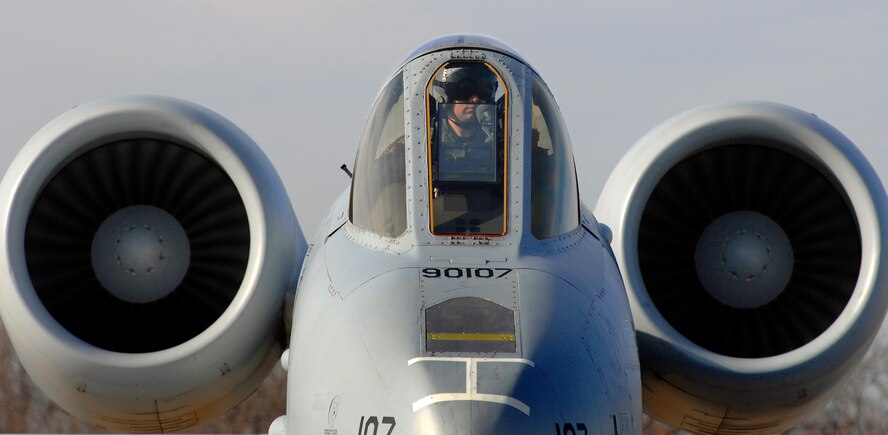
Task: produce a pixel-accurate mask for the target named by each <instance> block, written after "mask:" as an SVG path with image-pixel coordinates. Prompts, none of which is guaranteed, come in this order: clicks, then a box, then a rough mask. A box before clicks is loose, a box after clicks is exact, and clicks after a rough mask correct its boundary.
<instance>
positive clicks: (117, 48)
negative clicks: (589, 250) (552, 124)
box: [0, 0, 888, 237]
mask: <svg viewBox="0 0 888 435" xmlns="http://www.w3.org/2000/svg"><path fill="white" fill-rule="evenodd" d="M463 32H471V33H482V34H487V35H491V36H494V37H496V38H499V39H501V40H503V41H505V42H506V43H508V44H509V45H510V46H512V47H513V48H515V49H516V50H517V51H518V52H519V53H521V54H522V56H523V58H524V59H526V60H528V61H529V62H530V63H531V64H532V65H533V66H534V68H535V69H536V70H537V71H538V72H539V73H540V74H541V76H542V78H543V79H544V80H545V81H546V82H547V83H548V85H549V87H550V89H551V90H552V92H553V93H554V95H555V98H556V100H557V101H558V103H559V106H560V107H561V109H562V113H563V115H564V118H565V121H566V124H567V127H568V129H569V131H570V135H571V138H572V141H573V148H574V152H575V154H576V156H575V157H576V158H575V160H576V163H577V168H578V172H579V182H580V191H581V196H582V198H583V200H584V202H585V203H586V204H587V205H588V206H589V207H590V208H591V207H593V206H594V204H595V201H596V199H597V197H598V194H599V192H600V190H601V188H602V187H603V186H604V183H605V181H606V179H607V177H608V174H609V173H610V172H611V170H612V168H613V167H614V166H615V165H616V163H617V161H618V160H619V159H620V157H621V156H622V155H623V154H624V153H625V152H626V151H627V150H628V149H629V147H630V146H631V145H632V144H633V143H634V142H635V141H636V140H637V139H639V138H640V137H641V136H643V135H644V134H645V133H646V132H647V131H649V130H650V129H652V128H654V127H655V126H656V125H657V124H659V123H661V122H663V121H665V120H667V119H668V118H670V117H672V116H674V115H676V114H678V113H681V112H683V111H685V110H689V109H691V108H693V107H696V106H699V105H702V104H708V103H714V102H723V101H730V100H749V99H757V100H768V101H776V102H781V103H784V104H789V105H792V106H795V107H798V108H800V109H803V110H806V111H810V112H813V113H816V114H817V115H818V116H819V117H820V118H821V119H824V120H826V121H827V122H829V123H831V124H832V125H833V126H835V127H836V128H838V129H839V130H841V131H842V132H843V133H845V135H847V136H848V137H849V138H850V139H851V140H852V141H853V142H854V143H856V144H857V146H858V147H859V148H861V150H862V151H863V153H864V154H865V155H866V156H867V157H868V159H869V160H870V162H871V163H872V165H873V167H874V168H875V169H876V171H877V173H878V174H879V175H880V177H881V178H882V180H888V147H886V146H885V142H886V138H888V103H886V102H888V84H886V80H888V2H884V1H877V0H860V1H856V2H836V1H821V0H786V1H773V0H768V1H763V0H750V1H743V2H718V1H711V0H699V1H690V0H670V1H662V0H650V1H631V2H630V1H597V0H577V1H573V0H551V1H546V2H542V1H536V2H531V1H528V0H510V1H477V0H476V1H468V0H447V1H442V0H437V1H428V0H374V1H358V0H324V1H317V0H315V1H278V0H267V1H263V0H257V1H249V2H246V1H233V0H214V1H182V0H175V1H170V0H152V1H141V0H134V1H99V0H81V1H77V2H74V1H47V0H0V170H5V168H6V167H7V166H8V165H9V163H10V162H11V161H12V159H13V158H14V157H15V155H16V153H17V152H18V151H19V149H20V148H21V147H22V146H23V145H24V144H25V143H26V142H27V140H28V139H29V138H30V137H31V135H33V134H34V133H35V132H36V131H37V130H38V129H39V128H40V127H41V126H43V125H44V124H46V123H47V122H49V121H50V120H51V119H53V118H54V117H56V116H58V115H60V114H61V113H63V112H65V111H66V110H68V109H70V108H71V107H74V106H76V105H78V104H82V103H85V102H87V101H90V100H93V99H96V98H102V97H108V96H115V95H127V94H158V95H166V96H173V97H178V98H182V99H186V100H190V101H193V102H195V103H198V104H201V105H203V106H206V107H208V108H210V109H212V110H214V111H216V112H218V113H220V114H222V115H223V116H225V117H227V118H228V119H230V120H231V121H232V122H234V123H235V124H236V125H238V126H239V127H240V128H242V129H243V130H244V131H245V132H246V133H247V134H249V135H250V136H251V137H252V138H253V139H254V140H255V141H256V142H257V143H258V144H259V145H260V147H261V148H262V149H263V150H264V151H265V153H266V154H267V155H268V156H269V158H270V160H271V161H272V162H273V164H274V165H275V167H276V169H277V171H278V172H279V174H280V176H281V178H282V180H283V182H284V185H285V186H286V188H287V191H288V193H289V195H290V200H291V202H292V204H293V207H294V210H295V212H296V215H297V217H298V219H299V221H300V222H301V226H302V229H303V231H304V233H305V234H306V237H311V236H312V235H313V234H314V232H315V231H316V229H317V226H318V224H319V223H320V221H321V219H322V218H323V215H324V213H325V211H326V210H327V208H328V207H329V206H330V205H331V204H332V202H333V201H334V200H335V199H336V197H338V196H339V194H340V193H341V192H342V191H343V190H344V189H346V188H348V185H349V179H348V177H347V176H346V175H345V174H344V173H343V172H342V171H340V169H339V166H340V165H341V164H342V163H347V164H348V165H349V166H350V167H351V166H352V164H353V162H354V157H355V151H356V146H357V143H358V140H359V138H360V135H361V131H362V129H363V125H364V122H365V120H366V117H367V114H368V113H367V112H368V110H369V108H370V106H371V104H372V103H373V99H374V97H375V96H376V93H377V92H378V91H379V89H380V88H381V87H382V86H383V85H384V84H385V82H386V81H387V79H388V78H389V77H390V75H391V74H392V73H394V72H395V70H396V68H397V67H398V66H399V65H400V62H401V61H402V60H403V58H404V57H405V56H406V55H407V54H409V53H410V52H411V51H413V50H414V49H415V48H416V47H418V46H420V45H421V44H423V43H424V42H426V41H428V40H430V39H432V38H434V37H437V36H440V35H444V34H451V33H463Z"/></svg>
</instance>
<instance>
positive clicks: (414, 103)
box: [0, 35, 888, 435]
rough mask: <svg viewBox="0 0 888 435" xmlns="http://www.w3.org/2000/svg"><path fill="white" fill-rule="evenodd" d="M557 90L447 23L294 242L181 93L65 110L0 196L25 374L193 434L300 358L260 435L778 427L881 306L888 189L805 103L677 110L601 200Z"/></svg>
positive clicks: (94, 409) (292, 226) (12, 318)
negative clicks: (346, 181)
mask: <svg viewBox="0 0 888 435" xmlns="http://www.w3.org/2000/svg"><path fill="white" fill-rule="evenodd" d="M577 163H579V168H580V169H582V168H583V162H574V160H573V155H572V152H571V143H570V139H569V137H568V133H567V129H566V127H565V125H564V122H563V120H562V118H561V114H560V111H559V108H558V106H557V104H556V103H555V100H554V98H553V96H552V95H551V93H550V91H549V89H548V87H547V86H546V83H545V82H544V81H543V79H542V78H541V77H540V76H539V74H537V72H536V71H535V70H534V69H533V67H532V66H530V65H529V64H528V63H527V62H526V61H524V59H523V58H522V57H521V56H520V55H519V54H518V53H517V52H516V51H515V50H513V49H512V48H510V47H509V46H507V45H506V44H504V43H503V42H501V41H498V40H496V39H493V38H490V37H486V36H480V35H451V36H445V37H441V38H438V39H435V40H432V41H430V42H428V43H427V44H425V45H423V46H421V47H420V48H419V49H417V50H416V51H415V52H413V53H411V54H410V55H409V56H408V57H407V58H406V59H405V61H404V62H403V64H402V65H401V67H400V68H398V69H397V71H396V72H395V73H394V74H393V75H392V76H391V77H390V78H389V80H388V82H387V83H386V84H385V86H384V87H383V88H382V91H381V92H380V94H379V96H378V97H377V100H376V102H375V104H374V105H373V107H372V109H371V111H370V116H369V119H368V121H367V124H366V128H365V130H364V133H363V137H362V138H361V141H360V146H359V149H358V153H357V158H356V161H355V164H354V166H353V168H352V170H353V173H352V172H351V171H348V170H347V172H349V174H350V175H352V184H351V188H350V190H348V191H346V192H344V193H343V194H342V195H341V196H340V197H339V198H338V199H337V200H336V201H335V203H334V205H333V207H332V209H331V210H330V212H329V213H328V214H327V216H326V218H325V220H324V221H323V223H322V224H321V226H320V228H319V229H318V230H317V232H316V233H315V235H314V237H312V238H311V239H310V242H309V243H306V241H305V238H304V236H303V234H302V230H301V229H300V227H299V225H298V222H297V220H296V218H295V216H294V214H293V211H292V207H291V205H290V202H289V199H288V197H287V194H286V193H285V190H284V188H283V186H282V183H281V181H280V179H279V178H278V176H277V174H276V173H275V171H274V169H273V166H272V164H271V163H270V162H269V160H268V159H267V158H266V157H265V156H264V154H262V152H261V151H260V150H259V148H258V146H257V145H256V144H255V143H254V142H253V141H252V140H251V139H250V138H248V137H247V136H246V135H245V134H244V133H243V132H242V131H241V130H239V129H238V128H237V127H235V126H234V125H233V124H231V123H230V122H229V121H227V120H226V119H224V118H222V117H221V116H220V115H217V114H215V113H213V112H211V111H210V110H208V109H205V108H203V107H200V106H197V105H194V104H191V103H188V102H185V101H181V100H176V99H170V98H161V97H148V96H138V97H120V98H112V99H106V100H100V101H96V102H92V103H88V104H84V105H82V106H79V107H76V108H74V109H73V110H71V111H69V112H67V113H65V114H63V115H62V116H60V117H59V118H57V119H55V120H54V121H52V122H50V123H49V124H48V125H46V126H45V127H44V128H43V129H41V130H40V131H39V132H38V133H37V134H36V135H35V136H34V137H33V138H32V139H31V140H30V141H29V142H28V143H27V144H26V145H25V146H24V148H23V149H22V150H21V152H20V153H19V155H18V157H17V158H16V159H15V161H14V162H13V163H12V165H11V166H10V168H9V170H8V172H7V173H6V175H5V177H4V178H3V181H2V184H0V200H2V204H0V207H2V210H3V212H2V215H0V236H2V237H0V239H2V243H3V249H2V250H0V252H2V254H0V255H2V262H0V263H2V274H0V276H2V281H3V286H2V291H0V312H2V318H3V321H4V323H5V325H6V328H7V329H8V332H9V335H10V338H11V340H12V343H13V345H14V347H15V350H16V353H17V355H18V357H19V359H20V360H21V362H22V364H23V366H24V367H26V369H27V371H28V373H29V374H30V376H31V377H32V379H33V380H34V381H35V382H36V383H37V384H38V385H39V386H40V387H41V388H42V389H43V390H44V391H45V392H46V393H47V394H48V395H49V396H50V397H51V398H52V399H53V400H54V401H55V402H56V403H58V404H59V405H60V406H61V407H63V408H64V409H65V410H67V411H68V412H69V413H71V414H73V415H74V416H77V417H79V418H81V419H84V420H86V421H89V422H91V423H93V424H95V425H97V426H99V427H101V428H105V429H108V430H113V431H131V432H168V431H175V430H181V429H185V428H187V427H190V426H192V425H195V424H198V423H200V422H203V421H205V420H207V419H210V418H212V417H213V416H214V415H216V414H218V413H220V412H222V411H225V410H227V409H229V408H231V407H233V406H234V405H236V404H237V403H239V402H240V401H241V400H243V399H244V398H245V397H247V396H248V395H249V394H251V392H252V391H253V390H254V389H255V388H256V387H257V386H258V384H259V383H260V382H261V381H262V379H263V378H264V377H265V376H266V374H267V373H268V372H269V370H270V368H271V367H272V366H273V364H275V363H277V362H278V361H280V363H281V364H282V365H283V366H284V367H285V368H286V370H287V385H286V386H284V385H281V386H280V388H286V390H287V406H286V415H285V416H282V417H280V418H278V419H277V420H275V421H274V422H269V423H270V427H269V432H270V433H274V434H284V433H287V434H298V435H305V434H317V435H336V434H340V435H341V434H355V433H357V434H358V435H378V434H385V435H394V434H504V433H529V434H554V435H578V434H583V435H590V434H610V433H613V434H633V433H639V432H640V431H641V423H642V412H647V413H648V414H650V415H652V416H654V417H656V418H658V419H661V420H663V421H664V422H666V423H668V424H670V425H672V426H674V427H676V428H681V429H685V430H688V431H691V432H697V433H754V432H775V431H779V430H781V429H784V428H787V427H790V426H792V425H793V424H796V423H798V422H799V421H800V420H801V419H802V418H803V417H804V416H805V415H806V414H808V413H810V412H813V411H815V410H817V409H818V407H820V406H821V405H823V404H824V403H825V401H826V400H828V398H829V397H830V393H831V392H833V391H834V390H836V389H837V388H838V387H840V386H841V385H842V383H843V382H844V381H845V380H847V379H848V377H849V376H850V375H851V374H852V373H853V371H854V369H855V367H856V366H857V365H858V363H859V362H860V361H861V358H862V356H863V355H864V352H865V351H866V350H867V349H868V347H869V346H870V344H871V342H872V340H873V338H874V335H875V334H876V332H877V330H878V329H879V325H880V324H881V322H882V319H883V318H884V316H885V311H886V304H888V288H886V278H885V272H886V263H885V262H886V257H885V256H884V255H882V253H883V249H884V248H883V246H885V244H886V242H888V239H886V237H888V236H886V230H885V225H886V223H888V201H886V195H885V190H884V188H883V187H882V184H881V182H880V180H879V179H878V176H877V175H876V173H875V172H874V170H873V169H872V167H871V166H870V165H869V163H868V162H867V161H866V159H865V158H864V156H863V155H862V154H861V153H860V152H859V151H858V150H857V149H856V148H855V146H854V145H853V144H852V143H851V142H850V141H849V140H848V139H847V138H846V137H845V136H843V135H842V134H841V133H839V132H838V131H837V130H836V129H834V128H833V127H831V126H830V125H828V124H826V123H825V122H824V121H821V120H820V119H818V118H817V117H816V116H814V115H812V114H810V113H806V112H803V111H800V110H797V109H793V108H790V107H787V106H783V105H778V104H774V103H765V102H740V103H730V104H719V105H712V106H706V107H702V108H698V109H694V110H691V111H689V112H686V113H683V114H680V115H678V116H676V117H675V118H673V119H671V120H669V121H666V122H665V123H664V124H662V125H660V126H659V127H657V128H655V129H654V130H652V131H651V132H650V133H649V134H647V135H646V136H644V137H643V138H642V139H641V140H640V141H639V142H638V143H637V144H636V145H635V146H634V147H633V148H632V149H631V150H630V151H629V152H628V154H627V155H626V157H625V158H624V159H623V160H622V161H621V162H620V163H619V164H618V165H617V166H616V167H615V168H614V170H613V173H612V175H611V176H610V178H609V180H608V182H607V184H606V186H605V188H604V191H603V192H602V193H601V195H600V199H599V201H598V203H597V205H596V206H595V213H594V214H593V213H592V212H591V211H590V210H589V209H588V208H587V207H586V206H584V205H583V204H582V203H581V202H580V200H579V194H578V189H579V187H578V185H577V184H578V183H577V177H576V170H577Z"/></svg>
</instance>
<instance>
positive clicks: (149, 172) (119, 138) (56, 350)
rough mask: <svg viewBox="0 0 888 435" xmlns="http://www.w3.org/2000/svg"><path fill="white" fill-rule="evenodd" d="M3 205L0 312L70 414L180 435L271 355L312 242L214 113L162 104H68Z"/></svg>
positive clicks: (265, 170)
mask: <svg viewBox="0 0 888 435" xmlns="http://www.w3.org/2000/svg"><path fill="white" fill-rule="evenodd" d="M0 201H2V210H3V213H2V216H0V231H2V238H0V240H2V241H3V243H4V245H3V250H2V254H0V255H2V261H3V263H2V264H4V265H7V267H6V268H4V269H3V270H2V275H0V279H2V281H3V286H2V289H0V312H2V315H3V320H4V323H5V324H6V327H7V330H8V332H9V335H10V339H11V341H12V343H13V345H14V347H15V349H16V353H17V354H18V356H19V359H20V360H21V361H22V364H23V365H24V367H25V368H26V370H27V371H28V373H29V374H30V375H31V377H32V378H33V379H34V381H35V382H36V383H37V384H38V385H39V386H40V387H41V388H42V389H43V390H44V391H45V392H46V393H47V395H49V396H50V397H51V398H52V399H53V400H54V401H56V402H57V403H58V404H59V405H60V406H62V407H63V408H64V409H65V410H67V411H68V412H70V413H71V414H73V415H75V416H77V417H79V418H81V419H84V420H87V421H90V422H92V423H94V424H97V425H99V426H101V427H104V428H107V429H110V430H117V431H135V432H165V431H170V430H179V429H184V428H186V427H188V426H191V425H194V424H198V423H200V422H201V421H204V420H206V419H208V418H210V417H212V416H213V415H216V414H218V413H220V412H222V411H225V410H227V409H228V408H230V407H232V406H234V405H235V404H237V403H239V402H240V401H241V400H243V399H244V398H245V397H246V396H247V395H249V394H250V393H251V392H252V391H253V390H254V389H255V388H256V387H257V386H258V385H259V383H260V382H261V381H262V379H263V378H264V377H265V375H266V374H267V373H268V371H269V370H270V368H271V366H272V364H273V363H274V362H275V360H276V359H277V358H278V356H279V355H280V353H279V351H280V342H279V338H280V337H281V336H282V330H283V329H282V325H281V311H282V307H283V302H284V299H285V298H284V295H285V293H286V291H287V290H288V286H290V284H291V280H292V277H293V276H294V273H295V272H297V271H298V268H299V263H300V261H301V260H300V259H301V258H302V256H303V254H304V252H305V249H306V246H305V241H304V239H303V236H302V233H301V230H300V229H299V226H298V223H297V222H296V219H295V216H294V215H293V211H292V208H291V206H290V202H289V199H288V197H287V194H286V191H285V189H284V187H283V185H282V184H281V181H280V179H279V178H278V176H277V174H276V172H275V171H274V168H273V167H272V165H271V163H270V162H269V161H268V159H267V158H266V157H265V156H264V154H262V152H261V151H260V150H259V148H258V147H257V146H256V144H255V143H253V141H252V140H251V139H249V138H248V137H247V136H246V135H245V134H244V133H243V132H242V131H241V130H239V129H238V128H237V127H235V126H234V125H233V124H231V123H230V122H228V121H227V120H225V119H224V118H222V117H221V116H219V115H217V114H215V113H213V112H210V111H209V110H207V109H205V108H202V107H200V106H197V105H194V104H191V103H187V102H184V101H180V100H174V99H169V98H160V97H124V98H114V99H108V100H102V101H97V102H93V103H89V104H86V105H83V106H80V107H77V108H75V109H73V110H72V111H69V112H68V113H66V114H64V115H62V116H61V117H59V118H57V119H56V120H54V121H52V122H51V123H49V124H47V126H46V127H44V128H43V129H42V130H41V131H39V132H38V133H37V134H36V135H35V136H34V137H33V138H32V139H31V140H30V141H29V142H28V144H26V145H25V147H24V148H23V149H22V151H21V152H20V153H19V155H18V157H17V158H16V159H15V160H14V161H13V163H12V165H11V166H10V169H9V171H8V172H7V174H6V176H5V177H4V179H3V182H2V184H0Z"/></svg>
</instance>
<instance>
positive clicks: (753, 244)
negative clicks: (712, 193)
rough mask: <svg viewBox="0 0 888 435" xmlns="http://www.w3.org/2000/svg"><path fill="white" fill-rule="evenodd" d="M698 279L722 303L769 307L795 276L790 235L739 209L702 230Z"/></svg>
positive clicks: (760, 215) (769, 220)
mask: <svg viewBox="0 0 888 435" xmlns="http://www.w3.org/2000/svg"><path fill="white" fill-rule="evenodd" d="M695 260H696V267H697V276H698V278H699V279H700V282H701V283H702V284H703V287H704V288H705V289H706V291H707V292H709V294H710V295H711V296H712V297H713V298H715V299H717V300H718V301H719V302H721V303H723V304H725V305H728V306H731V307H735V308H755V307H759V306H762V305H765V304H767V303H768V302H770V301H772V300H773V299H774V298H776V297H777V296H779V295H780V293H782V292H783V289H784V288H785V287H786V284H787V283H788V282H789V279H790V277H791V276H792V270H793V253H792V245H791V244H790V241H789V237H787V235H786V233H785V232H784V231H783V229H782V228H781V227H780V225H779V224H777V223H776V222H774V221H773V220H772V219H771V218H769V217H767V216H765V215H763V214H761V213H756V212H751V211H737V212H732V213H728V214H725V215H723V216H721V217H719V218H718V219H716V220H714V221H713V222H712V223H711V224H709V226H707V227H706V229H705V230H703V234H702V235H701V236H700V239H699V241H698V243H697V249H696V253H695Z"/></svg>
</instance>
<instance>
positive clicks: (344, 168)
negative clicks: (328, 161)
mask: <svg viewBox="0 0 888 435" xmlns="http://www.w3.org/2000/svg"><path fill="white" fill-rule="evenodd" d="M339 169H342V170H343V172H345V175H348V178H351V177H352V173H351V171H349V170H348V166H347V165H346V164H345V163H343V164H342V166H340V167H339Z"/></svg>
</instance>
